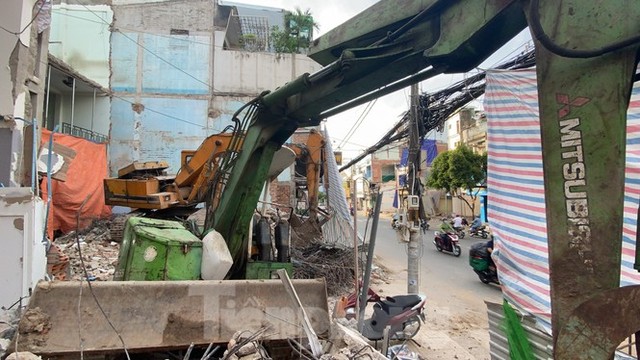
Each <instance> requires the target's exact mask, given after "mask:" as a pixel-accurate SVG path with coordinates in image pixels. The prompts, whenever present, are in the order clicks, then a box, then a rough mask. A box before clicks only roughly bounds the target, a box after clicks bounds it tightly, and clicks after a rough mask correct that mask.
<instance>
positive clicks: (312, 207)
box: [104, 129, 330, 242]
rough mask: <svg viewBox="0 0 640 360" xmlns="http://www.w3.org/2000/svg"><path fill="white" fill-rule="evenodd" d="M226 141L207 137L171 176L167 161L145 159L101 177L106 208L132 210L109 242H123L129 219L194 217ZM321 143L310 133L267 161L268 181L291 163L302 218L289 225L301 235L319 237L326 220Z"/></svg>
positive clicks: (117, 221) (114, 228) (220, 136)
mask: <svg viewBox="0 0 640 360" xmlns="http://www.w3.org/2000/svg"><path fill="white" fill-rule="evenodd" d="M230 143H231V134H230V133H224V132H223V133H219V134H213V135H210V136H208V137H207V138H206V139H205V140H204V141H203V142H202V143H201V144H200V146H199V147H198V149H197V150H183V151H182V152H181V154H180V164H181V166H180V169H179V170H178V172H177V173H176V174H175V175H167V174H166V169H167V168H168V167H169V164H168V163H167V162H166V161H146V162H133V163H131V164H129V165H127V166H125V167H123V168H122V169H119V170H118V177H116V178H107V179H104V190H105V191H104V194H105V204H107V205H111V206H124V207H130V208H132V209H136V210H135V211H133V212H132V213H130V214H128V215H127V216H123V217H118V218H116V219H115V220H114V221H113V222H112V226H111V228H110V231H111V239H112V240H113V241H117V242H120V241H122V237H123V235H124V227H125V224H126V220H127V219H128V218H129V217H130V216H149V217H154V218H164V219H173V218H184V219H187V218H188V217H189V216H191V215H193V214H194V213H195V212H196V211H197V209H196V206H197V205H198V204H201V203H202V202H204V201H205V197H206V195H207V191H208V189H209V187H208V184H209V183H210V181H211V180H212V179H213V176H214V174H215V172H216V170H217V167H218V160H219V158H220V156H221V155H222V154H224V153H225V151H226V150H227V148H228V147H229V145H230ZM324 144H325V140H324V137H323V136H322V134H321V133H320V132H319V131H318V130H316V129H310V130H309V131H308V134H307V136H306V138H305V139H304V142H292V143H288V144H285V146H284V147H283V148H282V149H280V150H279V153H278V155H277V157H278V158H279V160H278V161H275V162H272V163H271V168H270V170H269V178H273V177H275V176H276V175H277V174H278V173H279V172H280V171H282V170H283V169H282V166H288V164H290V163H291V162H292V161H294V160H295V164H296V165H295V180H294V182H295V184H296V196H297V197H298V198H300V199H301V200H305V201H302V202H303V203H304V204H303V210H305V212H306V213H307V216H306V217H305V220H304V221H302V220H300V219H298V218H297V217H296V218H295V220H294V221H293V223H294V224H295V226H296V228H297V227H301V226H302V228H301V231H302V230H304V231H314V232H315V233H316V234H318V236H320V234H321V228H320V227H321V226H322V224H323V223H324V222H326V221H327V220H328V218H329V216H330V215H329V214H328V213H326V212H325V211H323V210H322V209H319V207H318V191H319V186H320V180H321V178H322V174H323V173H324V169H325V167H326V163H325V156H326V154H325V151H326V149H325V146H324ZM279 164H281V165H279ZM306 224H308V225H306ZM304 225H306V226H304Z"/></svg>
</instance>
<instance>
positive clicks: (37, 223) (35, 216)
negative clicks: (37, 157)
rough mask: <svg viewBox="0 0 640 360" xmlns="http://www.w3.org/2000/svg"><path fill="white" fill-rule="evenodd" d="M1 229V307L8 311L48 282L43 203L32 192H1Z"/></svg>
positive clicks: (6, 189) (12, 190) (20, 190)
mask: <svg viewBox="0 0 640 360" xmlns="http://www.w3.org/2000/svg"><path fill="white" fill-rule="evenodd" d="M0 229H2V234H3V236H2V237H1V238H0V247H1V248H2V259H3V260H2V261H0V289H2V291H0V306H3V307H9V306H11V305H12V304H14V303H15V302H16V301H18V300H20V298H22V297H26V296H29V294H30V290H31V289H33V288H34V287H35V285H36V283H37V282H38V281H39V280H41V279H44V278H45V274H46V269H47V256H46V252H45V246H44V244H43V243H42V240H43V233H44V203H43V201H42V200H41V199H40V198H39V197H37V196H34V195H33V193H32V192H31V189H30V188H0ZM27 302H28V300H25V301H23V305H24V304H26V303H27Z"/></svg>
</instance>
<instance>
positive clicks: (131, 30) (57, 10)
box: [53, 9, 224, 49]
mask: <svg viewBox="0 0 640 360" xmlns="http://www.w3.org/2000/svg"><path fill="white" fill-rule="evenodd" d="M53 11H55V12H56V13H57V14H58V15H62V16H66V17H70V18H74V19H78V20H83V21H87V22H91V23H94V24H104V23H105V22H104V21H96V20H91V19H87V18H84V17H82V16H76V15H71V14H67V13H65V12H62V11H61V9H53ZM112 29H113V30H114V31H118V32H121V31H122V30H124V31H129V32H134V33H138V34H146V35H153V36H157V37H163V38H167V39H171V40H179V41H184V42H188V43H192V44H198V45H206V46H212V47H214V48H217V49H224V46H216V45H213V44H211V43H206V42H202V41H196V40H191V39H186V38H184V37H181V36H175V35H164V34H156V33H152V32H149V31H140V30H137V29H130V28H127V27H117V28H116V27H113V28H112Z"/></svg>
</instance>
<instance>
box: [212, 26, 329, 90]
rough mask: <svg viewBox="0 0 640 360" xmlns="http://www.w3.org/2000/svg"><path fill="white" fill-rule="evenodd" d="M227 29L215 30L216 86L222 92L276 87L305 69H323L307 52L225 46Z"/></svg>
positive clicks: (214, 80) (272, 88)
mask: <svg viewBox="0 0 640 360" xmlns="http://www.w3.org/2000/svg"><path fill="white" fill-rule="evenodd" d="M223 40H224V32H221V31H217V32H216V33H215V50H214V70H213V87H214V88H215V91H218V92H228V93H240V94H255V93H260V92H261V91H264V90H274V89H275V88H277V87H280V86H282V85H284V84H285V83H286V82H288V81H291V80H293V79H295V78H297V77H298V76H300V75H302V74H304V73H305V72H309V73H313V72H315V71H318V70H320V69H321V68H322V66H320V65H319V64H317V63H316V62H315V61H313V60H311V59H310V58H308V57H307V56H306V55H299V54H275V53H260V52H246V51H232V50H224V49H222V45H223Z"/></svg>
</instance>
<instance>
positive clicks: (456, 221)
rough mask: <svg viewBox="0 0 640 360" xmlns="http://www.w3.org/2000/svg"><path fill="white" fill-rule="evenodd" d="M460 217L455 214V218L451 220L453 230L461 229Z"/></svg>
mask: <svg viewBox="0 0 640 360" xmlns="http://www.w3.org/2000/svg"><path fill="white" fill-rule="evenodd" d="M462 225H463V224H462V216H460V215H458V214H456V216H455V217H454V218H453V228H454V229H461V228H462Z"/></svg>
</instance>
